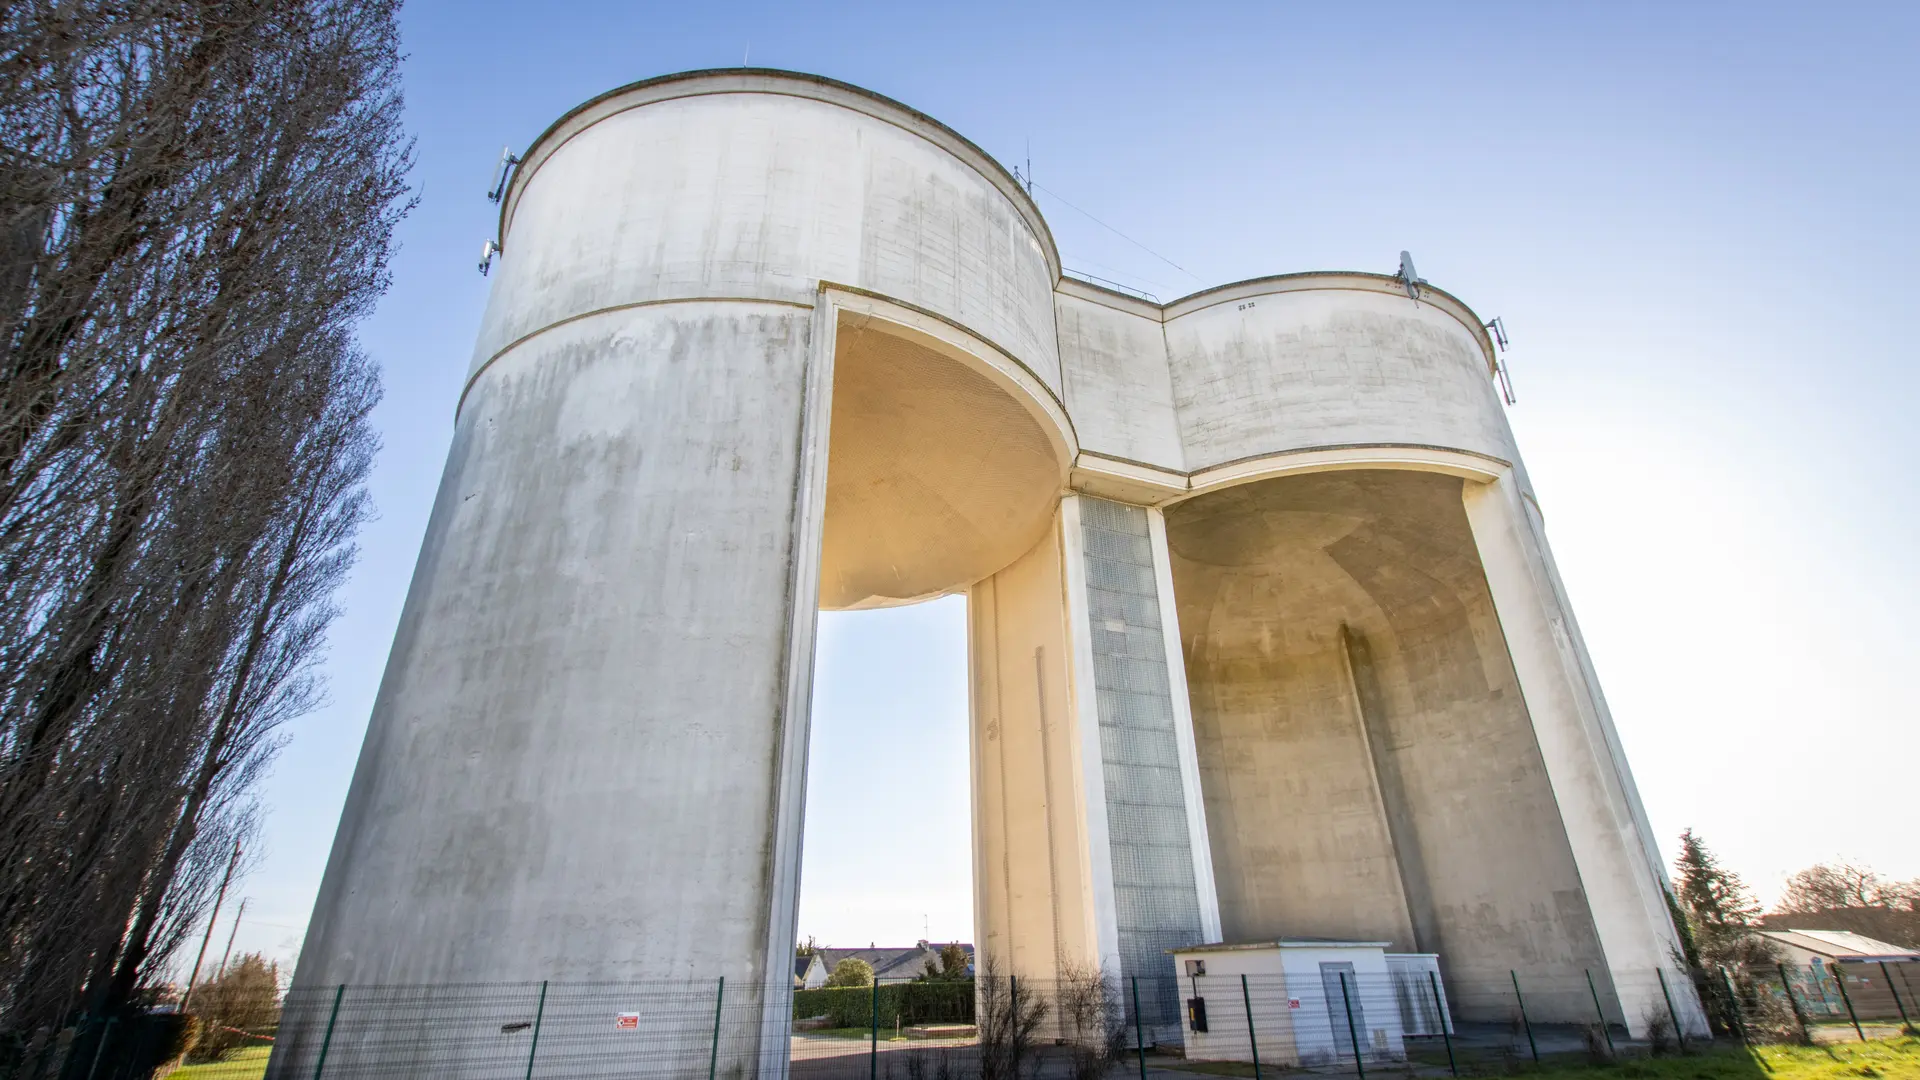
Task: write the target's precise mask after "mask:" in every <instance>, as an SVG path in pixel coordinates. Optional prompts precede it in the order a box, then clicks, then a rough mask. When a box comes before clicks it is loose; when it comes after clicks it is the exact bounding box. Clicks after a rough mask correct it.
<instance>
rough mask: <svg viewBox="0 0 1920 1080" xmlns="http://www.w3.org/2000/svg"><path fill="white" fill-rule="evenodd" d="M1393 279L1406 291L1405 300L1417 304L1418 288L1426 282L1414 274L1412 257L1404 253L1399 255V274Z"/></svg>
mask: <svg viewBox="0 0 1920 1080" xmlns="http://www.w3.org/2000/svg"><path fill="white" fill-rule="evenodd" d="M1394 277H1396V278H1398V279H1399V280H1400V284H1401V285H1402V286H1403V287H1405V289H1406V290H1407V299H1409V300H1411V301H1413V302H1414V303H1416V304H1417V303H1419V302H1420V286H1422V285H1425V284H1426V283H1427V280H1426V279H1425V278H1423V277H1421V276H1420V275H1419V274H1417V273H1415V272H1414V269H1413V256H1412V255H1410V254H1408V253H1407V252H1404V251H1403V252H1401V253H1400V272H1399V273H1397V274H1395V275H1394Z"/></svg>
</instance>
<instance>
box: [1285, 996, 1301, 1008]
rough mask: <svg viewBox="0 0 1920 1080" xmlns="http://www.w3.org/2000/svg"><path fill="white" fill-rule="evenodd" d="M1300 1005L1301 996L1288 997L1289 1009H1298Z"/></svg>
mask: <svg viewBox="0 0 1920 1080" xmlns="http://www.w3.org/2000/svg"><path fill="white" fill-rule="evenodd" d="M1299 1007H1300V999H1299V998H1288V999H1287V1008H1289V1009H1297V1008H1299Z"/></svg>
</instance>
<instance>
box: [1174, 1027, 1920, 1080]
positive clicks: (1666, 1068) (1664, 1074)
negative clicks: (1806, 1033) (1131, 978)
mask: <svg viewBox="0 0 1920 1080" xmlns="http://www.w3.org/2000/svg"><path fill="white" fill-rule="evenodd" d="M1147 1063H1148V1065H1149V1066H1151V1067H1154V1068H1165V1069H1177V1070H1180V1071H1183V1072H1198V1073H1206V1074H1208V1075H1212V1076H1252V1075H1253V1066H1252V1065H1247V1064H1241V1063H1239V1062H1193V1063H1186V1062H1179V1061H1167V1060H1160V1061H1156V1060H1154V1059H1153V1058H1152V1057H1149V1058H1148V1060H1147ZM1422 1064H1423V1066H1424V1067H1423V1068H1422V1069H1421V1075H1423V1076H1434V1075H1441V1076H1444V1075H1445V1069H1446V1066H1445V1064H1444V1063H1442V1064H1441V1065H1440V1066H1439V1070H1438V1071H1437V1073H1436V1070H1435V1069H1434V1067H1433V1065H1432V1064H1431V1063H1428V1062H1422ZM1291 1071H1292V1070H1281V1069H1274V1068H1271V1067H1269V1068H1267V1069H1263V1070H1262V1074H1263V1075H1278V1074H1280V1073H1281V1072H1291ZM1374 1073H1375V1070H1373V1069H1369V1070H1368V1075H1369V1076H1372V1075H1373V1074H1374ZM1378 1073H1379V1075H1380V1076H1382V1077H1395V1078H1398V1077H1401V1076H1404V1075H1405V1073H1404V1072H1403V1071H1402V1070H1399V1069H1391V1068H1385V1067H1383V1068H1381V1069H1379V1070H1378ZM1296 1075H1305V1074H1298V1073H1296ZM1461 1075H1463V1076H1468V1075H1482V1076H1498V1075H1505V1074H1504V1073H1502V1072H1500V1071H1499V1070H1485V1071H1481V1072H1478V1073H1474V1072H1469V1071H1468V1070H1467V1069H1465V1068H1463V1069H1462V1070H1461ZM1512 1075H1515V1076H1524V1077H1527V1078H1528V1080H1611V1078H1615V1077H1618V1078H1620V1080H1859V1078H1861V1077H1878V1078H1886V1080H1920V1039H1916V1038H1912V1037H1906V1038H1897V1039H1875V1040H1873V1041H1871V1042H1864V1043H1863V1042H1850V1043H1833V1044H1829V1045H1823V1046H1761V1047H1755V1048H1753V1049H1752V1050H1748V1049H1746V1048H1744V1047H1738V1046H1734V1047H1724V1048H1715V1049H1712V1050H1706V1051H1702V1052H1699V1053H1691V1054H1683V1055H1678V1056H1674V1057H1658V1058H1634V1059H1630V1060H1626V1061H1620V1062H1615V1063H1613V1064H1607V1065H1588V1064H1585V1063H1573V1062H1568V1061H1566V1060H1565V1059H1562V1060H1561V1061H1559V1062H1553V1061H1549V1062H1548V1063H1547V1064H1544V1065H1539V1066H1535V1065H1532V1064H1526V1065H1521V1066H1519V1067H1517V1068H1516V1069H1515V1070H1514V1072H1513V1074H1512Z"/></svg>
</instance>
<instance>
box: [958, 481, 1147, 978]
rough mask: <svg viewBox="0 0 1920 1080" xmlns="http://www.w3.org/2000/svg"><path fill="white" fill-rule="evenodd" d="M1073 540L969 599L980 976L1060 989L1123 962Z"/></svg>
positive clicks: (1054, 540) (1016, 566)
mask: <svg viewBox="0 0 1920 1080" xmlns="http://www.w3.org/2000/svg"><path fill="white" fill-rule="evenodd" d="M1061 536H1062V527H1061V519H1060V518H1056V520H1055V523H1054V527H1053V528H1052V529H1050V530H1048V532H1047V534H1046V535H1045V536H1044V537H1043V538H1042V539H1041V541H1040V542H1039V543H1038V544H1036V545H1035V546H1034V548H1033V549H1032V550H1031V551H1029V552H1028V553H1027V554H1026V555H1024V556H1022V557H1021V558H1019V559H1018V560H1016V561H1015V562H1014V563H1013V564H1012V565H1011V566H1008V567H1007V568H1006V569H1004V570H1002V571H1000V572H999V573H997V574H995V575H993V576H992V577H989V578H987V579H985V580H984V581H981V582H979V583H978V584H976V585H974V586H973V588H972V589H971V590H969V591H968V594H967V622H968V661H969V667H970V671H971V680H972V690H973V693H972V706H973V732H972V739H971V746H972V755H971V757H972V772H973V837H974V839H973V858H974V875H973V878H974V919H975V924H976V925H975V928H974V929H975V935H976V937H975V941H976V943H977V948H978V949H979V960H978V965H977V970H978V971H979V972H981V973H982V974H984V973H986V972H987V971H988V970H991V971H992V972H993V973H994V974H995V975H1001V976H1004V975H1017V976H1020V977H1021V978H1035V979H1042V980H1054V979H1058V978H1060V977H1061V975H1062V974H1063V973H1064V972H1066V971H1070V970H1073V969H1081V970H1087V969H1094V968H1099V967H1101V966H1102V965H1103V963H1104V962H1106V961H1107V960H1108V959H1109V958H1110V957H1111V956H1112V955H1113V954H1114V951H1115V950H1114V946H1113V943H1112V942H1113V921H1112V910H1113V900H1112V888H1113V887H1112V880H1111V879H1112V871H1111V866H1110V864H1109V863H1108V861H1107V859H1106V857H1105V855H1106V816H1105V804H1104V802H1102V801H1100V800H1099V798H1098V792H1099V791H1100V790H1101V788H1100V779H1099V772H1098V769H1099V762H1100V759H1099V744H1098V736H1097V733H1096V735H1095V736H1094V739H1093V742H1092V744H1091V745H1092V756H1091V758H1089V756H1088V746H1089V741H1088V738H1087V734H1086V731H1085V728H1084V725H1083V723H1082V720H1081V717H1080V714H1079V711H1078V710H1077V709H1076V700H1077V698H1078V696H1079V695H1078V693H1077V684H1076V682H1075V672H1074V670H1073V666H1072V662H1071V652H1072V645H1071V641H1070V639H1069V632H1068V627H1069V623H1070V618H1069V616H1068V614H1067V611H1066V607H1065V597H1066V596H1067V590H1066V587H1065V583H1064V580H1063V575H1064V572H1065V566H1064V563H1063V558H1062V555H1063V551H1062V543H1061ZM1089 766H1090V767H1091V770H1092V771H1091V772H1089ZM1089 791H1092V792H1094V793H1095V797H1094V798H1093V799H1091V800H1090V799H1089V797H1088V792H1089Z"/></svg>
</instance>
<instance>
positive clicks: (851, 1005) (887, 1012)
mask: <svg viewBox="0 0 1920 1080" xmlns="http://www.w3.org/2000/svg"><path fill="white" fill-rule="evenodd" d="M815 1016H824V1017H826V1018H827V1024H828V1026H829V1027H837V1028H863V1027H867V1026H868V1025H870V1024H872V1023H873V988H872V987H870V986H823V987H821V988H820V989H818V990H795V991H794V992H793V1018H794V1019H796V1020H805V1019H808V1018H810V1017H815ZM896 1023H898V1024H899V1025H900V1026H901V1027H910V1026H912V1025H914V1024H971V1023H973V980H972V979H966V980H963V981H959V982H906V983H882V984H880V1024H881V1026H882V1027H889V1028H890V1027H893V1026H894V1024H896Z"/></svg>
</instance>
